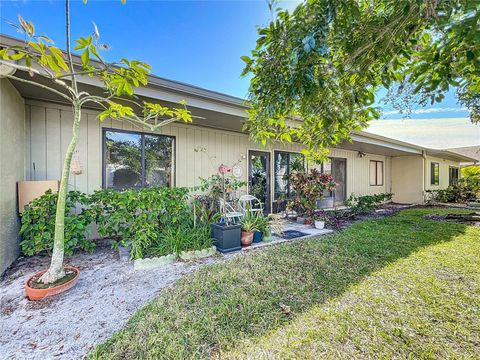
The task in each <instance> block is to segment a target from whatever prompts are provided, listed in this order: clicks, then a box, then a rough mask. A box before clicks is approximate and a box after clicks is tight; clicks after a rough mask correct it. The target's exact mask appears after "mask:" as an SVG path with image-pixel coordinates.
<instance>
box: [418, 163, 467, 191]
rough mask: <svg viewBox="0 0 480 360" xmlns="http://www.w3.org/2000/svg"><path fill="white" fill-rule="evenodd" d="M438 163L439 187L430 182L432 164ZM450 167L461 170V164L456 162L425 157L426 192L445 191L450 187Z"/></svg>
mask: <svg viewBox="0 0 480 360" xmlns="http://www.w3.org/2000/svg"><path fill="white" fill-rule="evenodd" d="M432 162H436V163H438V164H439V169H440V175H439V183H438V185H432V184H431V182H430V177H431V168H430V166H431V163H432ZM450 167H456V168H460V164H459V163H458V162H455V161H449V160H444V159H441V158H436V157H431V156H426V157H425V190H439V189H445V188H447V187H448V185H449V174H448V169H449V168H450Z"/></svg>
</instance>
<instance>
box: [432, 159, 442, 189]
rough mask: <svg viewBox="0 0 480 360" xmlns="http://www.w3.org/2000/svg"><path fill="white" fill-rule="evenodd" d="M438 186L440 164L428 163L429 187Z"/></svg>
mask: <svg viewBox="0 0 480 360" xmlns="http://www.w3.org/2000/svg"><path fill="white" fill-rule="evenodd" d="M439 184H440V164H439V163H436V162H432V163H430V185H439Z"/></svg>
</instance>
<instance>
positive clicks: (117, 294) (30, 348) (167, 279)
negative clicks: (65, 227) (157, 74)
mask: <svg viewBox="0 0 480 360" xmlns="http://www.w3.org/2000/svg"><path fill="white" fill-rule="evenodd" d="M225 258H226V257H224V256H216V257H212V258H209V259H205V260H203V261H200V262H196V263H183V262H177V263H175V264H172V265H169V266H167V267H163V268H158V269H149V270H140V271H139V270H137V271H134V270H133V263H131V262H128V261H122V260H121V259H120V258H119V256H118V253H117V252H114V251H113V250H110V249H109V248H108V247H102V248H98V249H97V251H96V252H95V253H93V254H91V255H89V254H78V255H75V256H73V257H69V258H67V259H66V261H65V263H66V264H68V265H75V266H77V267H79V268H80V270H81V275H80V278H79V280H78V283H77V284H76V286H74V287H73V288H72V289H70V290H69V291H68V292H67V293H64V294H62V295H59V296H56V297H52V298H48V299H46V300H42V301H34V302H32V301H29V300H28V299H26V298H25V293H24V289H23V284H24V282H25V281H26V278H27V276H29V275H30V274H32V273H33V272H35V271H39V270H41V269H44V268H46V267H47V265H48V260H49V258H48V257H39V256H36V257H33V258H20V259H19V260H17V262H16V263H15V264H14V266H13V267H12V268H10V269H9V270H8V272H7V274H6V276H5V277H4V279H3V280H2V281H1V283H0V359H52V358H55V359H79V358H82V357H84V356H85V354H87V353H88V352H89V351H90V350H91V349H92V348H93V347H94V346H95V345H96V344H99V343H101V342H103V341H105V340H106V339H108V338H109V337H110V336H111V335H112V334H113V333H114V332H115V331H118V330H120V329H121V328H122V327H123V326H124V325H125V323H126V322H127V320H128V318H130V316H131V315H132V314H133V313H134V312H135V311H136V310H137V309H139V308H141V307H142V306H143V305H144V304H145V303H147V302H148V301H149V300H151V299H152V298H154V297H155V295H157V294H158V293H159V291H160V290H161V289H163V288H165V287H166V286H169V285H171V284H172V283H174V282H175V281H176V280H178V279H179V278H180V277H182V276H183V275H184V274H186V273H189V272H191V271H193V270H195V269H197V268H198V267H200V266H202V265H205V264H208V263H213V262H218V261H222V260H224V259H225Z"/></svg>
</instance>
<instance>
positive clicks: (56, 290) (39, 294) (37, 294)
mask: <svg viewBox="0 0 480 360" xmlns="http://www.w3.org/2000/svg"><path fill="white" fill-rule="evenodd" d="M64 269H65V270H74V271H76V272H77V274H76V275H75V277H74V278H73V279H70V280H69V281H67V282H66V283H64V284H61V285H58V286H54V287H51V288H47V289H35V288H32V287H30V286H29V283H30V281H31V280H32V279H33V278H34V277H39V276H41V275H43V274H44V273H45V272H46V271H47V270H42V271H39V272H37V273H35V274H33V275H32V276H30V277H29V278H28V280H27V281H26V282H25V293H26V294H27V297H28V299H29V300H42V299H44V298H46V297H48V296H53V295H57V294H60V293H62V292H64V291H67V290H68V289H70V288H71V287H72V286H73V285H75V283H76V282H77V280H78V277H79V276H80V270H79V269H77V268H76V267H73V266H65V267H64Z"/></svg>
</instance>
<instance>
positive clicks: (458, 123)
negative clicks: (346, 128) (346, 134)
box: [366, 118, 480, 149]
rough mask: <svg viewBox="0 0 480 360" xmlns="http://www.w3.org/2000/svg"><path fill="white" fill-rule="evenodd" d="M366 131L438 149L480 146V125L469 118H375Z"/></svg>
mask: <svg viewBox="0 0 480 360" xmlns="http://www.w3.org/2000/svg"><path fill="white" fill-rule="evenodd" d="M366 131H367V132H370V133H373V134H378V135H383V136H387V137H390V138H393V139H397V140H403V141H406V142H409V143H413V144H418V145H422V146H427V147H432V148H437V149H447V148H454V147H462V146H476V145H480V125H475V124H472V122H471V121H470V119H468V118H441V119H438V118H437V119H396V120H394V119H389V120H387V119H384V120H376V121H372V122H371V123H370V126H369V127H368V129H366Z"/></svg>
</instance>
